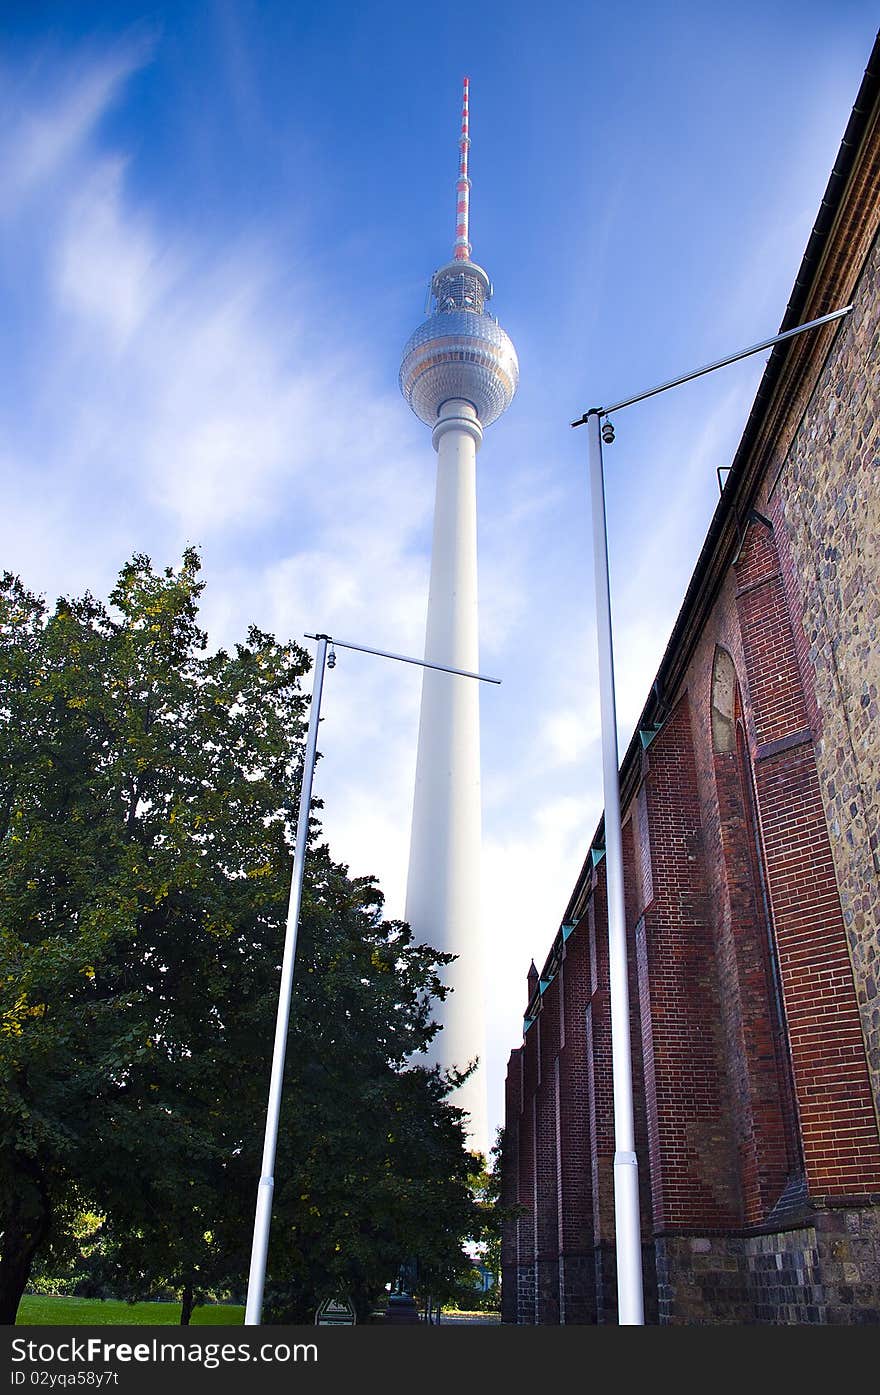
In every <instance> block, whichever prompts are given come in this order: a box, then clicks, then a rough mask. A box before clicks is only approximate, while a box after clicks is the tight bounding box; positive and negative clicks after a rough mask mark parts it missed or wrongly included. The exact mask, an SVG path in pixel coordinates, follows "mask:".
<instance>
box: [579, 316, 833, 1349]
mask: <svg viewBox="0 0 880 1395" xmlns="http://www.w3.org/2000/svg"><path fill="white" fill-rule="evenodd" d="M851 310H852V306H851V305H845V306H844V307H843V309H842V310H834V311H832V312H831V314H829V315H822V316H820V317H819V319H816V320H810V321H809V322H808V323H807V324H803V325H796V326H795V328H794V329H788V330H785V331H784V332H783V333H782V334H774V335H773V336H772V338H770V339H764V340H762V341H761V343H760V344H752V345H751V347H750V348H748V349H741V350H739V352H738V353H735V354H729V355H728V356H727V357H726V358H721V359H717V360H716V361H715V362H714V363H708V364H706V365H705V367H703V368H697V369H695V370H694V371H693V372H692V373H684V374H682V376H681V377H679V378H672V379H670V380H669V382H666V383H660V384H659V385H658V386H657V387H653V388H648V389H647V391H645V392H638V393H636V394H635V395H634V396H632V397H626V398H624V399H623V400H622V401H620V402H616V403H614V405H613V406H611V407H591V408H590V409H589V410H588V411H587V412H585V413H584V415H583V416H582V417H579V418H578V420H577V421H573V422H572V423H571V424H572V426H584V425H586V427H587V435H588V439H589V461H590V502H591V507H592V522H593V566H594V571H595V580H596V632H597V640H598V650H599V703H600V714H601V724H602V786H603V794H604V799H605V867H606V882H607V890H608V965H609V979H610V1002H611V1073H612V1080H613V1088H614V1226H615V1240H616V1250H617V1310H618V1322H619V1323H620V1324H621V1326H623V1325H628V1326H638V1325H640V1324H642V1323H643V1322H644V1320H645V1318H644V1291H643V1284H642V1241H641V1224H640V1219H639V1169H638V1160H637V1158H636V1153H635V1138H634V1131H633V1091H632V1061H631V1057H630V1013H629V984H628V982H627V965H626V959H627V955H626V917H625V913H624V900H623V851H622V830H621V821H620V779H619V770H620V763H619V758H618V750H617V712H616V704H615V697H614V656H613V646H612V635H611V592H610V586H609V576H608V532H607V528H606V524H605V481H604V470H603V460H602V436H603V428H602V419H603V418H607V417H608V416H609V415H610V413H611V412H619V411H621V410H622V409H623V408H624V407H630V406H632V404H633V403H634V402H641V401H643V400H644V399H645V398H646V397H656V395H657V394H658V393H660V392H666V391H667V389H668V388H673V387H678V386H679V384H681V383H687V382H690V381H691V379H692V378H700V377H702V376H703V374H705V373H712V372H714V370H715V369H716V368H724V367H725V366H726V365H727V364H728V363H736V362H737V360H739V359H741V358H747V357H748V356H749V355H750V354H757V353H760V351H761V350H762V349H769V348H772V347H773V345H774V344H780V343H782V341H783V340H784V339H791V338H793V336H794V335H796V334H803V332H804V330H807V329H816V328H818V326H819V325H825V324H829V323H830V322H831V321H832V320H838V319H840V318H841V316H843V315H848V314H849V312H850V311H851ZM605 430H606V431H607V430H608V428H607V426H606V427H605ZM609 439H613V435H609Z"/></svg>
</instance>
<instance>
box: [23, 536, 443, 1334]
mask: <svg viewBox="0 0 880 1395" xmlns="http://www.w3.org/2000/svg"><path fill="white" fill-rule="evenodd" d="M198 571H199V560H198V557H197V555H196V553H195V552H193V551H188V552H187V553H185V555H184V558H183V564H182V566H181V568H180V569H179V570H178V571H174V570H173V569H171V568H169V569H167V570H165V571H164V572H161V573H157V572H155V571H154V570H153V568H152V566H151V564H150V562H149V559H147V558H146V557H142V556H136V557H135V558H134V559H133V560H132V562H131V563H130V564H129V565H127V566H126V567H125V568H124V569H123V571H122V572H121V574H120V577H119V581H118V584H117V585H116V587H115V589H114V590H113V592H112V593H111V597H110V600H111V603H112V607H113V610H112V612H111V611H110V610H108V609H107V608H106V607H104V606H103V605H102V604H101V603H99V602H98V601H96V600H95V599H94V598H93V597H91V596H89V595H86V596H85V597H83V598H81V599H79V600H64V599H62V600H60V601H59V602H58V603H57V605H56V607H55V609H54V611H53V612H51V613H49V612H48V611H47V609H46V607H45V605H44V603H43V602H42V601H41V600H40V599H38V598H37V597H35V596H33V595H31V594H30V593H28V592H27V591H26V590H25V589H24V587H23V586H22V585H21V583H20V582H19V581H18V580H17V579H15V578H13V577H11V576H9V575H7V576H5V577H4V578H3V579H2V583H0V1119H2V1122H0V1226H2V1231H3V1236H2V1242H0V1321H3V1322H11V1321H13V1320H14V1315H15V1311H16V1308H17V1304H18V1301H19V1298H20V1295H21V1292H22V1290H23V1287H24V1285H25V1283H26V1282H27V1277H28V1274H29V1272H30V1268H31V1265H32V1263H33V1259H34V1256H35V1254H36V1253H37V1252H38V1251H39V1250H40V1249H41V1247H42V1248H45V1247H46V1246H47V1245H49V1244H51V1243H54V1244H55V1245H56V1246H59V1245H60V1244H61V1243H62V1241H63V1232H64V1229H65V1226H66V1225H68V1224H69V1218H70V1216H72V1215H74V1214H76V1213H77V1211H81V1210H82V1207H83V1206H84V1205H87V1206H89V1207H90V1208H91V1209H93V1210H94V1211H96V1212H99V1213H101V1214H103V1215H105V1216H106V1217H107V1223H106V1224H107V1236H108V1245H107V1247H106V1248H107V1253H108V1254H110V1255H113V1256H115V1262H116V1265H117V1273H118V1274H119V1276H120V1282H122V1281H123V1279H124V1281H125V1284H126V1286H127V1288H128V1289H129V1290H130V1291H131V1292H132V1294H133V1295H134V1293H135V1292H136V1290H138V1289H139V1287H140V1286H141V1285H143V1286H144V1287H146V1288H149V1287H152V1286H155V1284H156V1283H157V1282H169V1281H173V1282H174V1283H175V1285H179V1286H180V1288H181V1289H182V1290H186V1289H188V1288H189V1289H192V1290H195V1289H197V1288H199V1287H200V1286H204V1283H205V1281H206V1280H209V1281H210V1282H214V1281H216V1280H218V1278H219V1277H221V1276H223V1275H228V1276H230V1278H231V1277H232V1276H234V1275H236V1274H238V1275H240V1274H242V1273H243V1272H246V1252H247V1247H248V1237H249V1228H250V1223H251V1218H252V1210H253V1201H254V1196H255V1189H256V1188H255V1183H256V1177H257V1173H258V1168H259V1145H260V1142H261V1135H262V1125H263V1119H264V1115H265V1093H266V1087H267V1082H268V1067H269V1055H270V1052H271V1041H272V1023H273V1020H274V1014H275V1007H276V1003H277V991H278V973H279V964H280V954H281V946H282V942H283V929H284V919H285V914H286V903H287V892H288V888H289V880H290V861H291V846H292V836H293V825H294V821H295V807H296V805H295V801H296V798H297V787H298V783H299V767H300V763H301V758H302V755H301V753H302V734H303V716H304V709H305V705H306V699H305V698H304V696H303V693H302V691H301V679H302V676H303V674H304V673H305V672H306V669H307V667H308V658H307V655H306V654H305V652H304V651H303V650H302V649H300V648H298V647H297V646H295V645H282V644H279V643H277V642H276V641H275V640H274V639H273V637H272V636H270V635H267V634H264V633H262V632H261V631H259V630H257V629H256V628H251V629H250V630H249V631H248V635H247V641H246V643H244V644H239V645H237V646H236V647H235V650H234V652H231V653H228V652H226V651H224V650H220V651H218V652H216V653H213V654H210V653H208V652H207V645H206V637H205V635H204V634H203V632H202V631H201V630H200V629H199V628H198V625H197V605H198V598H199V595H200V593H201V589H202V586H201V583H200V582H199V580H198ZM311 833H312V843H311V847H310V852H309V859H308V865H307V877H306V885H305V889H304V901H303V913H302V926H301V934H300V948H299V953H298V963H297V987H296V994H295V1000H294V1009H293V1025H292V1029H291V1039H290V1042H289V1047H288V1070H287V1079H286V1082H285V1110H284V1118H283V1120H282V1136H281V1139H280V1144H279V1166H278V1169H277V1176H278V1183H279V1185H278V1193H277V1196H278V1199H277V1204H276V1217H277V1219H276V1222H275V1224H274V1225H273V1242H274V1243H273V1254H272V1271H273V1275H274V1273H275V1272H276V1271H277V1274H278V1282H279V1283H280V1284H283V1285H286V1291H287V1292H288V1295H289V1296H288V1300H287V1302H288V1307H293V1308H297V1305H300V1306H301V1305H302V1304H307V1303H310V1302H311V1301H312V1299H313V1297H314V1294H315V1293H318V1292H321V1291H322V1286H323V1285H325V1284H329V1283H342V1282H347V1283H348V1284H349V1285H350V1287H352V1288H356V1289H358V1292H359V1294H361V1295H362V1299H363V1301H364V1302H366V1299H367V1293H368V1290H369V1289H370V1288H371V1287H374V1286H375V1285H376V1284H377V1283H378V1282H379V1279H380V1271H382V1269H383V1266H384V1265H386V1264H387V1263H388V1262H389V1261H388V1256H389V1255H390V1254H391V1253H392V1251H395V1250H397V1251H398V1254H397V1257H399V1247H400V1246H401V1245H404V1244H410V1243H411V1242H413V1240H414V1237H413V1233H412V1232H413V1227H414V1226H415V1227H416V1228H417V1224H416V1220H415V1219H414V1216H415V1214H416V1213H417V1210H418V1208H417V1207H415V1206H414V1204H413V1201H412V1189H413V1188H414V1187H415V1186H416V1180H415V1179H417V1178H418V1177H419V1176H421V1178H422V1185H423V1187H425V1188H428V1189H429V1190H430V1188H434V1191H435V1193H436V1195H437V1196H438V1197H439V1196H440V1194H441V1193H442V1194H444V1195H446V1192H445V1191H444V1189H448V1188H449V1187H450V1186H452V1195H453V1197H454V1198H455V1199H456V1200H461V1198H460V1197H459V1193H458V1191H457V1190H456V1183H455V1180H454V1179H455V1178H456V1177H457V1176H458V1173H459V1172H460V1170H461V1168H462V1166H465V1167H466V1164H464V1163H463V1162H462V1159H463V1158H465V1157H466V1155H465V1154H464V1148H463V1141H462V1140H463V1135H462V1130H461V1126H460V1121H459V1119H458V1117H457V1112H456V1111H455V1110H454V1109H453V1108H452V1107H451V1106H450V1105H449V1103H448V1102H447V1101H446V1099H445V1095H446V1092H447V1085H446V1084H445V1082H444V1081H443V1080H441V1078H440V1077H439V1076H438V1075H437V1074H436V1073H433V1074H432V1073H430V1072H425V1071H420V1070H417V1069H411V1068H406V1069H404V1063H405V1062H406V1061H407V1059H408V1058H409V1057H410V1055H411V1054H412V1053H413V1052H414V1051H417V1050H418V1049H420V1047H422V1046H423V1045H424V1044H425V1043H426V1042H427V1040H428V1039H429V1037H430V1035H431V1033H432V1026H431V1023H430V1005H431V1000H432V997H433V996H434V995H436V994H437V993H438V992H439V991H441V990H440V989H439V981H438V979H437V968H438V965H439V963H440V962H442V956H438V955H437V954H436V953H434V952H433V951H431V950H430V949H428V948H426V947H424V946H419V945H415V944H414V943H413V941H412V937H411V935H410V932H409V930H408V929H407V927H405V926H402V925H399V924H396V923H393V922H391V923H388V922H384V921H383V920H382V917H381V896H380V894H379V892H378V890H377V888H376V886H375V883H374V882H373V881H372V880H371V879H365V880H352V879H350V878H349V877H348V875H347V870H346V869H345V868H343V867H340V866H338V865H337V864H334V863H333V861H332V859H331V858H330V855H329V851H328V850H327V848H326V847H325V846H323V845H320V844H318V843H317V834H318V827H317V823H316V822H314V821H313V825H312V829H311ZM438 1138H442V1140H443V1146H442V1147H439V1148H438V1147H437V1146H435V1145H436V1140H437V1139H438ZM425 1157H430V1158H432V1159H433V1163H434V1167H435V1169H437V1170H435V1171H430V1170H428V1171H426V1170H425V1163H424V1161H423V1159H424V1158H425ZM417 1164H418V1166H417ZM419 1167H421V1168H422V1172H421V1173H419V1171H418V1168H419ZM450 1179H452V1180H450ZM422 1194H423V1195H428V1192H425V1191H423V1193H422ZM447 1199H449V1198H448V1197H447ZM466 1212H467V1206H466V1205H465V1203H464V1201H462V1204H461V1206H460V1207H459V1210H458V1211H457V1212H455V1218H456V1221H459V1220H460V1222H461V1224H462V1225H464V1226H465V1227H466V1226H467V1225H468V1224H469V1222H468V1220H467V1216H466ZM429 1219H430V1224H426V1225H425V1226H423V1231H424V1234H425V1236H426V1237H427V1236H428V1235H429V1233H430V1240H429V1239H427V1238H426V1239H425V1240H424V1242H423V1243H425V1244H426V1245H430V1246H433V1245H439V1243H440V1238H442V1237H438V1236H436V1235H435V1234H434V1233H433V1232H434V1230H436V1223H435V1219H434V1218H433V1217H431V1218H429ZM343 1271H344V1272H343ZM381 1277H382V1279H383V1280H384V1277H385V1275H384V1273H382V1275H381ZM290 1295H293V1296H292V1297H291V1296H290ZM297 1310H299V1309H298V1308H297Z"/></svg>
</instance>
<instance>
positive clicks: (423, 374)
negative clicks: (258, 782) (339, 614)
mask: <svg viewBox="0 0 880 1395" xmlns="http://www.w3.org/2000/svg"><path fill="white" fill-rule="evenodd" d="M468 87H469V80H468V79H467V78H465V80H464V97H463V101H462V116H461V139H460V142H459V151H460V157H459V171H458V182H457V184H456V190H457V208H456V226H455V245H454V248H453V254H452V261H450V262H447V263H446V264H445V265H443V266H441V267H440V269H439V271H435V272H434V275H433V277H432V278H431V296H432V299H433V307H432V312H431V313H430V314H429V315H428V318H427V319H426V320H425V321H424V322H423V323H422V324H421V325H419V328H418V329H417V330H416V331H415V333H414V334H413V335H412V336H411V337H410V339H409V341H408V342H407V344H406V347H405V348H404V351H403V362H402V363H401V367H400V390H401V392H402V393H403V395H404V397H405V398H406V400H407V402H408V403H409V405H410V407H412V409H413V411H414V412H415V414H416V416H417V417H418V418H419V419H420V420H421V421H423V422H425V424H426V425H427V426H430V427H431V428H432V432H431V442H432V444H433V446H434V449H435V450H436V452H437V491H436V496H435V504H434V534H433V542H432V550H431V581H430V589H429V593H428V617H427V626H426V635H425V659H426V660H428V661H429V662H430V663H437V664H446V665H448V666H449V667H452V668H459V669H465V670H468V671H470V672H473V673H476V672H477V671H478V668H479V625H478V612H477V479H476V468H477V450H478V448H479V446H480V443H481V442H482V439H483V429H484V428H485V427H486V426H489V425H490V423H491V422H493V421H496V420H497V418H498V417H500V416H501V413H502V412H503V411H505V410H506V408H507V407H509V406H510V403H511V401H512V400H513V395H514V393H515V392H516V387H517V382H518V380H519V364H518V362H517V357H516V350H515V349H514V347H513V344H512V343H511V341H510V339H509V338H508V336H507V335H506V334H505V333H504V330H503V329H502V328H501V326H500V325H499V324H498V321H497V320H496V319H495V317H494V316H493V315H489V314H487V313H486V309H485V306H486V302H487V301H488V300H489V299H490V297H491V295H492V283H491V281H490V280H489V277H488V275H487V274H486V272H485V271H484V270H483V268H482V267H481V266H478V265H477V264H476V262H473V261H471V244H470V241H469V240H468V234H469V208H470V188H471V182H470V179H469V178H468V149H469V146H470V136H469V125H468ZM405 915H406V919H407V920H408V921H409V923H410V925H411V926H412V927H413V930H414V931H415V932H416V934H417V936H418V938H419V939H420V940H422V941H424V942H425V943H426V944H430V945H432V946H433V947H434V948H435V949H439V950H442V951H443V952H444V953H447V954H455V955H457V956H458V957H457V958H456V959H455V961H454V962H453V963H452V964H450V965H448V966H447V968H446V969H445V970H444V972H443V975H442V977H443V981H444V983H445V984H446V986H447V987H448V988H451V989H452V992H451V993H450V994H448V995H447V998H446V1001H445V1003H443V1004H441V1005H440V1007H439V1013H438V1015H439V1020H440V1024H441V1027H442V1031H441V1032H439V1033H438V1034H437V1036H436V1037H435V1039H434V1041H433V1043H432V1045H431V1056H430V1060H431V1061H433V1062H434V1063H439V1064H440V1065H442V1066H444V1067H447V1068H448V1067H451V1066H457V1067H458V1068H459V1069H464V1068H465V1067H467V1066H468V1065H470V1063H471V1062H472V1061H474V1060H475V1059H477V1058H479V1060H480V1063H481V1068H480V1069H478V1070H477V1071H475V1072H474V1074H473V1075H472V1076H471V1077H470V1078H469V1079H468V1080H467V1081H465V1083H464V1084H463V1085H462V1086H461V1087H460V1089H459V1091H458V1092H457V1093H456V1096H455V1098H454V1103H455V1104H457V1105H459V1106H460V1107H461V1108H462V1109H466V1110H467V1111H468V1113H469V1115H470V1128H469V1136H470V1143H471V1146H472V1147H474V1148H475V1149H477V1150H479V1151H480V1152H483V1153H486V1154H487V1155H488V1145H489V1139H488V1120H487V1107H486V1079H485V1074H484V1071H483V1069H482V1064H483V1061H484V1058H485V1050H486V1048H485V1035H486V1032H485V1014H484V1003H483V996H484V973H485V970H484V962H483V947H482V928H481V924H480V709H479V693H478V684H476V683H474V682H472V681H470V680H468V679H466V678H460V677H456V676H454V675H453V674H448V673H441V672H438V671H436V670H433V669H426V670H425V671H424V674H423V677H422V705H421V715H420V719H419V743H418V756H417V760H416V784H415V797H414V801H413V820H412V836H411V842H410V856H409V873H408V879H407V892H406V911H405Z"/></svg>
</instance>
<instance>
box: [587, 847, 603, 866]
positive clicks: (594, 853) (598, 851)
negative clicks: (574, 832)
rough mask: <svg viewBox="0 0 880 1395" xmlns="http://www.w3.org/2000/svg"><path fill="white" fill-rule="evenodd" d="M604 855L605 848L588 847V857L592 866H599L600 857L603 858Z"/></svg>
mask: <svg viewBox="0 0 880 1395" xmlns="http://www.w3.org/2000/svg"><path fill="white" fill-rule="evenodd" d="M604 856H605V849H604V848H590V857H591V858H592V859H593V866H594V867H598V866H599V863H600V862H601V861H602V858H603V857H604Z"/></svg>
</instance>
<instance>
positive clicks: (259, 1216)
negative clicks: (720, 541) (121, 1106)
mask: <svg viewBox="0 0 880 1395" xmlns="http://www.w3.org/2000/svg"><path fill="white" fill-rule="evenodd" d="M306 639H314V640H317V644H318V648H317V652H316V654H315V671H314V678H313V682H312V701H311V707H310V711H309V727H308V733H307V736H306V749H305V755H304V757H303V772H302V788H301V790H300V798H299V814H298V816H297V824H296V842H295V844H294V851H293V871H292V875H291V879H290V900H289V903H288V908H287V930H286V933H285V937H284V956H283V959H282V961H281V986H280V989H279V993H278V1014H277V1017H276V1019H275V1044H274V1047H273V1049H272V1072H271V1076H270V1079H269V1103H268V1107H267V1110H266V1132H265V1136H264V1140H263V1163H262V1169H261V1175H260V1182H259V1186H258V1187H257V1206H256V1212H255V1215H254V1237H253V1243H252V1247H251V1265H250V1273H249V1275H248V1287H247V1304H246V1307H245V1316H244V1323H245V1326H246V1327H258V1326H259V1324H260V1321H261V1318H262V1313H263V1287H264V1285H265V1281H266V1259H267V1256H268V1253H269V1227H270V1224H271V1220H272V1198H273V1195H274V1191H275V1177H274V1171H275V1152H276V1148H277V1144H278V1123H279V1119H280V1117H281V1090H282V1084H283V1080H284V1057H285V1052H286V1048H287V1032H288V1027H289V1023H290V1002H291V997H292V994H293V971H294V964H295V961H296V940H297V933H298V931H299V916H300V907H301V905H302V888H303V870H304V867H305V858H306V849H307V847H308V837H309V811H310V809H311V804H312V781H313V778H314V774H315V762H316V759H317V748H318V722H319V721H320V719H321V694H322V692H323V688H324V669H325V667H327V668H335V666H336V654H335V650H336V649H337V648H339V649H357V650H359V651H360V652H361V653H363V654H376V655H378V656H379V657H380V658H383V659H396V660H397V661H398V662H399V663H403V664H417V665H418V666H419V668H436V669H440V670H441V671H442V672H443V673H455V674H458V675H459V676H460V677H461V678H475V679H476V680H477V681H478V682H480V683H495V684H498V683H500V682H501V679H500V678H487V677H486V675H485V674H482V673H470V672H469V671H468V670H466V669H461V668H450V667H447V665H446V664H432V663H428V661H427V660H426V659H411V658H409V657H407V655H405V654H390V653H388V652H387V651H386V650H384V649H368V648H367V646H366V645H365V644H350V643H348V642H346V641H345V640H341V639H333V638H332V637H331V636H330V635H312V634H307V635H306ZM328 647H329V649H330V654H329V657H328V654H327V650H328Z"/></svg>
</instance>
